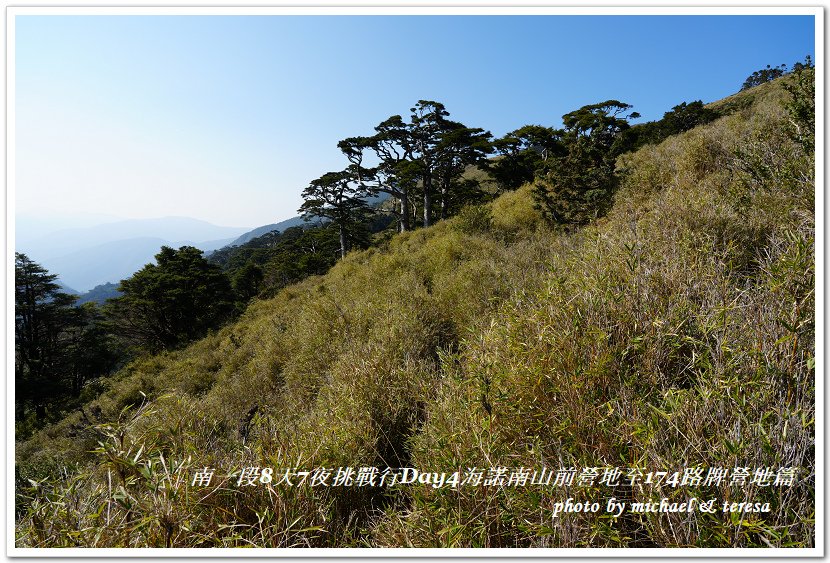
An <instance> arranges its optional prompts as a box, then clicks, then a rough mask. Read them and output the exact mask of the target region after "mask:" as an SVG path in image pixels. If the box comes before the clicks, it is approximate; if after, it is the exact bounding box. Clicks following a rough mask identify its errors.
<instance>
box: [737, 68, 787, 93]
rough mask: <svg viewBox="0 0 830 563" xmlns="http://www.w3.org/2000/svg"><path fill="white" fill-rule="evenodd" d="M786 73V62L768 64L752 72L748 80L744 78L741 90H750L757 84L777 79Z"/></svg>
mask: <svg viewBox="0 0 830 563" xmlns="http://www.w3.org/2000/svg"><path fill="white" fill-rule="evenodd" d="M786 73H787V65H785V64H782V65H778V66H770V65H767V66H766V68H762V69H760V70H756V71H755V72H753V73H752V74H750V75H749V76H748V77H747V78H746V80H744V83H743V86H741V90H749V89H750V88H754V87H755V86H760V85H761V84H764V83H766V82H770V81H772V80H775V79H776V78H778V77H780V76H784V75H785V74H786Z"/></svg>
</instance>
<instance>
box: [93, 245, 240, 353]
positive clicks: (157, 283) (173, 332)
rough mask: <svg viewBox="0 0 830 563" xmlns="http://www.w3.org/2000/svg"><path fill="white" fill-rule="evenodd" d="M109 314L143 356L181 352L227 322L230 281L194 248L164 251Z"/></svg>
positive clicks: (128, 283)
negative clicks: (149, 353) (186, 345)
mask: <svg viewBox="0 0 830 563" xmlns="http://www.w3.org/2000/svg"><path fill="white" fill-rule="evenodd" d="M118 290H119V291H120V292H121V294H122V295H121V296H120V297H118V298H116V299H111V300H110V301H109V302H108V303H107V305H106V307H105V313H106V315H107V318H108V319H109V320H110V322H111V324H112V326H113V328H114V330H115V331H116V332H117V334H119V335H120V336H122V337H123V338H124V339H126V341H127V342H128V343H130V344H132V345H133V346H135V347H137V348H138V350H140V351H146V352H151V353H156V352H160V351H162V350H172V349H175V348H179V347H181V346H183V345H184V344H187V343H188V342H191V341H193V340H196V339H197V338H201V337H202V336H204V335H205V334H207V332H208V331H209V330H211V329H214V328H216V327H218V326H220V325H221V324H223V323H224V322H226V321H227V320H228V319H229V318H230V316H231V314H232V312H233V310H234V305H233V293H232V290H231V285H230V282H229V281H228V277H227V275H226V274H225V273H224V272H223V271H222V270H221V268H220V267H219V266H217V265H215V264H211V263H209V262H208V261H207V260H205V259H204V257H202V251H201V250H199V249H197V248H193V247H192V246H182V247H181V248H179V249H178V250H175V249H173V248H170V247H167V246H163V247H162V248H161V251H160V252H159V253H158V254H156V264H147V265H146V266H144V267H143V268H142V269H141V270H139V271H138V272H136V273H135V274H133V275H132V276H131V277H130V278H128V279H125V280H122V281H121V284H120V285H119V286H118Z"/></svg>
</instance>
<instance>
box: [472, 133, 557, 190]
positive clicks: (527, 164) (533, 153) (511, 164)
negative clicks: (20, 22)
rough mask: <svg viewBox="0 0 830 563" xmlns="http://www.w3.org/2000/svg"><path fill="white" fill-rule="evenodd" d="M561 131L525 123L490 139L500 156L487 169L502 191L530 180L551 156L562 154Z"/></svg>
mask: <svg viewBox="0 0 830 563" xmlns="http://www.w3.org/2000/svg"><path fill="white" fill-rule="evenodd" d="M561 137H562V132H561V131H559V130H556V129H553V128H551V127H543V126H541V125H525V126H524V127H521V128H519V129H516V130H515V131H511V132H510V133H508V134H506V135H505V136H504V137H501V138H500V139H496V140H495V141H493V148H494V149H495V151H496V152H497V153H498V155H499V158H496V159H494V160H493V161H491V162H490V163H489V164H488V166H487V171H488V172H489V173H490V175H491V176H492V177H493V179H494V180H495V181H496V183H497V184H498V185H499V188H500V189H502V190H515V189H516V188H518V187H519V186H521V185H522V184H526V183H528V182H532V181H533V179H534V178H535V177H536V176H537V175H538V174H539V172H541V170H542V168H543V166H544V165H545V163H546V162H548V161H549V160H550V159H551V158H553V157H556V156H561V155H562V153H563V150H564V149H563V146H562V140H561Z"/></svg>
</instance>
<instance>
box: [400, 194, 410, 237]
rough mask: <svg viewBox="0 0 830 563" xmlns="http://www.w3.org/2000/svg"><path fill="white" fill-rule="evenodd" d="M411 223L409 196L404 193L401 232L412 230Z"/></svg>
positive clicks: (402, 197)
mask: <svg viewBox="0 0 830 563" xmlns="http://www.w3.org/2000/svg"><path fill="white" fill-rule="evenodd" d="M410 228H411V227H410V222H409V194H408V193H406V192H404V193H403V195H402V196H401V232H402V233H403V232H406V231H408V230H410Z"/></svg>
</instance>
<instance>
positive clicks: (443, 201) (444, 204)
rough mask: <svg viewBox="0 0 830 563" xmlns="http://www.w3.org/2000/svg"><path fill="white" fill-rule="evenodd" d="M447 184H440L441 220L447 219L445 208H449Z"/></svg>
mask: <svg viewBox="0 0 830 563" xmlns="http://www.w3.org/2000/svg"><path fill="white" fill-rule="evenodd" d="M448 184H449V182H441V220H442V221H443V220H444V219H446V218H447V207H448V206H449V202H448V201H447V200H448V199H449V191H450V190H449V185H448Z"/></svg>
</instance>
